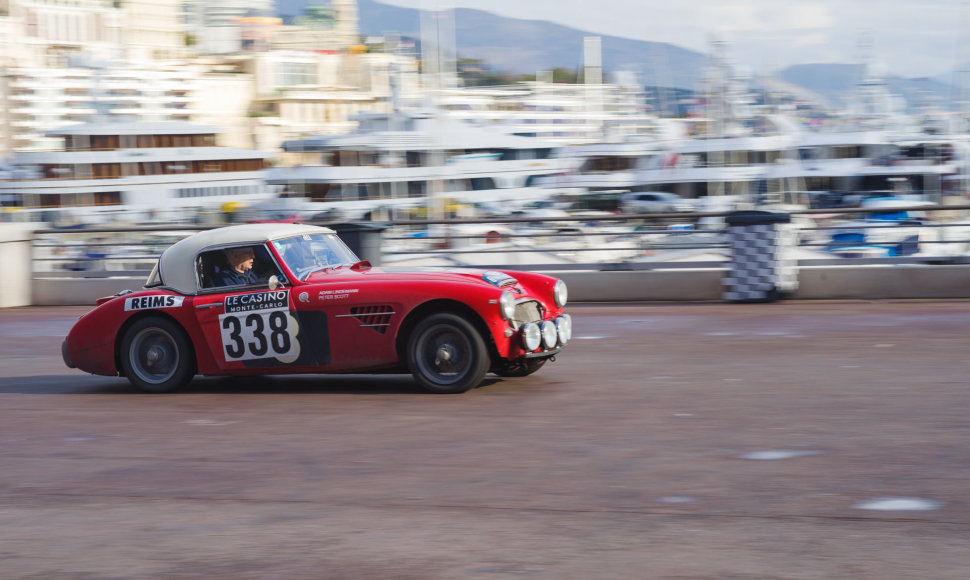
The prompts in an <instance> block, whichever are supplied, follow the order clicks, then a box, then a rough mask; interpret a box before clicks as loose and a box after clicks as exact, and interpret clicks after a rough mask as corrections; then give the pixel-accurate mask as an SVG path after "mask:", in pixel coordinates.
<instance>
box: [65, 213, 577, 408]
mask: <svg viewBox="0 0 970 580" xmlns="http://www.w3.org/2000/svg"><path fill="white" fill-rule="evenodd" d="M565 304H566V285H565V284H564V283H563V281H562V280H557V279H555V278H551V277H549V276H545V275H542V274H537V273H530V272H515V273H514V275H513V274H510V273H507V272H497V271H482V270H465V269H457V270H455V269H452V270H439V269H420V268H418V269H410V270H401V269H382V268H372V267H371V266H370V264H369V263H368V262H365V261H360V260H359V259H358V258H357V256H355V255H354V253H353V252H352V251H351V250H350V249H349V248H347V246H346V245H344V243H343V242H342V241H341V240H340V238H338V237H337V235H336V234H335V233H334V232H333V230H330V229H328V228H322V227H317V226H309V225H302V224H278V223H275V224H246V225H239V226H229V227H225V228H219V229H214V230H209V231H205V232H200V233H198V234H195V235H193V236H190V237H188V238H185V239H184V240H181V241H179V242H177V243H175V244H174V245H172V246H171V247H169V248H168V249H167V250H165V252H163V253H162V255H161V257H160V258H159V260H158V264H157V265H156V266H155V268H154V270H153V271H152V273H151V275H150V276H149V278H148V281H147V283H146V284H145V288H144V289H142V290H139V291H137V292H132V291H124V292H121V293H119V294H117V295H115V296H110V297H106V298H101V299H99V300H98V305H97V307H96V308H94V309H93V310H92V311H90V312H88V313H87V314H85V315H84V316H82V317H81V319H80V320H78V322H77V323H76V324H75V325H74V327H73V328H72V329H71V331H70V333H69V334H68V335H67V338H66V339H65V340H64V344H63V346H62V354H63V356H64V362H65V363H66V364H67V366H69V367H71V368H78V369H80V370H83V371H86V372H89V373H93V374H97V375H110V376H117V375H122V376H125V377H127V378H128V380H129V381H131V383H132V384H134V385H135V386H136V387H138V388H140V389H142V390H145V391H149V392H165V391H171V390H173V389H176V388H178V387H180V386H182V385H184V384H186V383H187V382H189V381H190V380H191V379H192V377H193V376H195V375H196V374H202V375H261V374H282V373H405V372H410V373H411V374H412V375H413V376H414V378H415V380H416V381H417V382H418V383H419V384H420V385H421V386H422V387H424V388H425V389H427V390H429V391H433V392H437V393H460V392H464V391H467V390H468V389H470V388H473V387H476V386H478V385H479V384H480V383H481V381H482V379H483V378H484V376H485V374H486V373H488V372H489V371H491V372H493V373H496V374H498V375H500V376H525V375H528V374H531V373H533V372H535V371H536V370H538V369H539V368H540V367H542V366H543V364H545V363H546V362H547V361H549V360H550V359H552V358H553V357H554V356H555V355H556V354H558V353H559V352H560V351H561V350H562V349H563V347H564V346H565V345H566V343H567V342H569V339H570V336H571V334H572V319H571V318H570V316H569V315H568V314H566V313H565V312H564V311H563V307H564V306H565Z"/></svg>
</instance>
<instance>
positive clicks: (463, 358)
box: [407, 313, 491, 393]
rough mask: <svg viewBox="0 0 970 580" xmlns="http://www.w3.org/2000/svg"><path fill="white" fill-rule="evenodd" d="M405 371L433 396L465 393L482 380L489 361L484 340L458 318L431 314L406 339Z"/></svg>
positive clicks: (472, 327)
mask: <svg viewBox="0 0 970 580" xmlns="http://www.w3.org/2000/svg"><path fill="white" fill-rule="evenodd" d="M407 348H408V351H407V359H408V368H410V369H411V375H412V376H414V380H415V381H417V382H418V384H419V385H421V386H422V387H424V388H425V389H426V390H428V391H431V392H432V393H464V392H465V391H467V390H468V389H471V388H473V387H477V386H478V385H480V384H481V382H482V379H483V378H485V373H487V372H488V367H489V365H490V364H491V360H490V359H489V356H488V350H487V349H486V348H485V341H484V340H483V339H482V335H481V334H479V333H478V331H477V330H476V329H475V327H474V326H472V324H471V323H470V322H468V321H467V320H465V319H464V318H462V317H461V316H458V315H456V314H449V313H442V314H433V315H431V316H429V317H427V318H425V319H424V320H422V321H421V322H420V323H418V325H417V327H415V329H414V332H412V333H411V336H410V338H409V339H408V347H407Z"/></svg>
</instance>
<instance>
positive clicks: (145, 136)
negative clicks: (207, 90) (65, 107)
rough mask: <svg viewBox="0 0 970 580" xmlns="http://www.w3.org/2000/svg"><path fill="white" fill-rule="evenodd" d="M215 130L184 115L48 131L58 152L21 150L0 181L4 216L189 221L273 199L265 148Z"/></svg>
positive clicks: (91, 220)
mask: <svg viewBox="0 0 970 580" xmlns="http://www.w3.org/2000/svg"><path fill="white" fill-rule="evenodd" d="M217 132H218V131H217V130H216V129H214V128H211V127H206V126H203V125H197V124H193V123H186V122H180V121H160V122H142V121H121V120H106V121H98V122H91V123H82V124H77V125H70V126H67V127H64V128H61V129H56V130H52V131H49V132H48V133H47V135H48V136H50V137H58V138H62V139H63V142H64V149H62V150H58V151H43V152H20V153H15V154H14V155H13V157H12V158H11V165H12V166H13V167H15V168H17V169H18V172H17V175H16V178H15V179H10V180H6V181H0V203H2V206H3V212H0V215H2V216H3V218H4V219H5V220H18V221H43V222H51V223H55V224H96V223H105V222H112V221H122V222H128V223H146V222H152V223H174V222H190V221H193V220H195V219H196V218H197V214H198V212H200V211H202V210H221V209H222V208H223V207H224V206H225V204H226V203H246V202H252V201H258V200H262V199H269V198H271V197H273V196H274V195H275V193H276V188H275V187H274V186H271V185H267V184H266V183H265V181H264V180H263V170H264V169H265V168H266V166H267V164H266V158H267V157H268V156H269V155H268V154H264V153H261V152H258V151H251V150H246V149H237V148H233V147H220V146H217V145H216V134H217Z"/></svg>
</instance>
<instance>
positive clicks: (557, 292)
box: [552, 280, 569, 308]
mask: <svg viewBox="0 0 970 580" xmlns="http://www.w3.org/2000/svg"><path fill="white" fill-rule="evenodd" d="M552 296H553V298H554V299H555V301H556V306H558V307H559V308H562V307H563V306H565V305H566V299H567V298H568V297H569V292H568V291H567V290H566V283H565V282H563V281H562V280H556V285H555V286H553V287H552Z"/></svg>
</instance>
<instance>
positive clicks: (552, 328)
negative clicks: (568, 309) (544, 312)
mask: <svg viewBox="0 0 970 580" xmlns="http://www.w3.org/2000/svg"><path fill="white" fill-rule="evenodd" d="M539 330H541V331H542V346H544V347H546V348H552V347H554V346H556V341H558V340H559V335H558V334H557V333H556V325H555V324H553V323H552V321H551V320H543V321H542V324H540V325H539Z"/></svg>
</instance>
